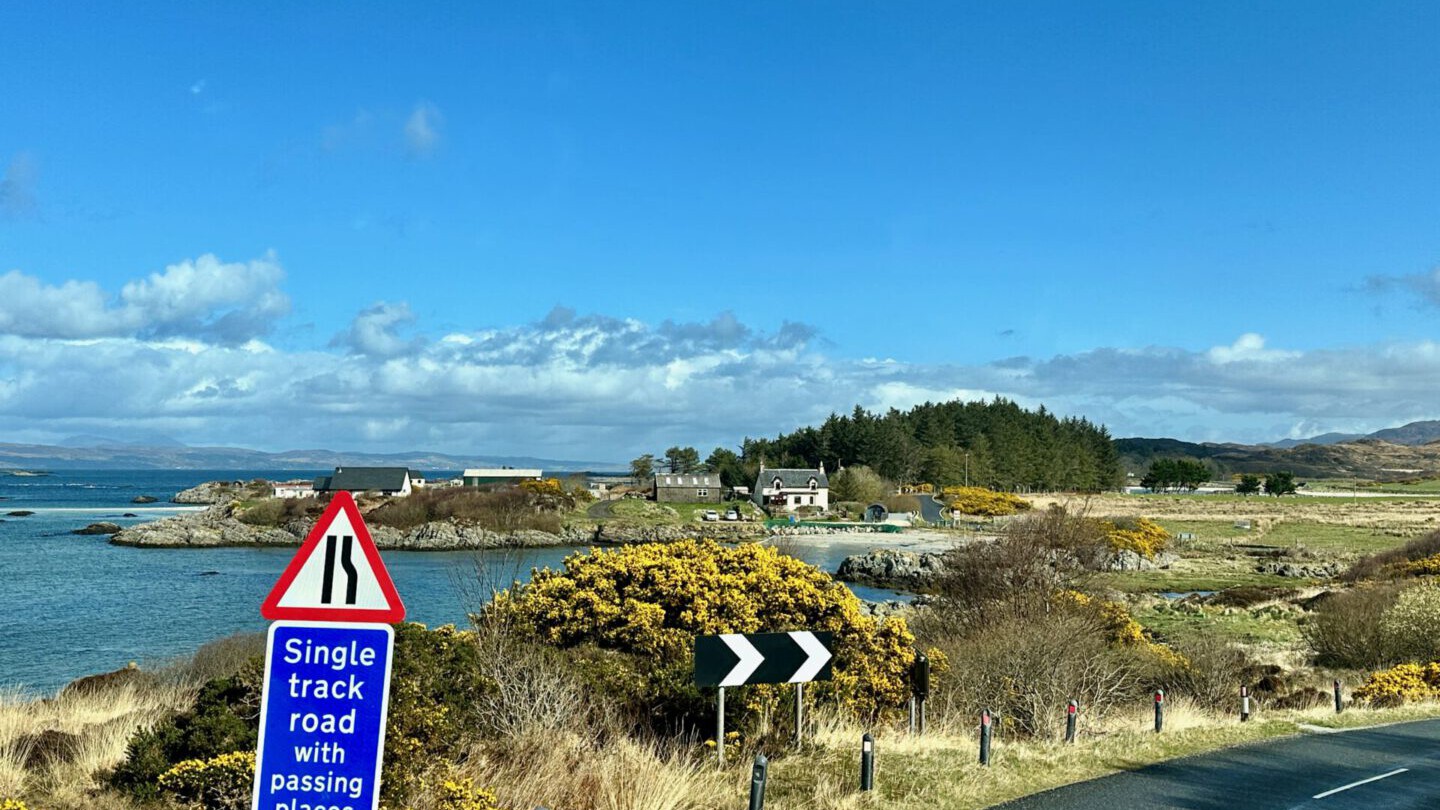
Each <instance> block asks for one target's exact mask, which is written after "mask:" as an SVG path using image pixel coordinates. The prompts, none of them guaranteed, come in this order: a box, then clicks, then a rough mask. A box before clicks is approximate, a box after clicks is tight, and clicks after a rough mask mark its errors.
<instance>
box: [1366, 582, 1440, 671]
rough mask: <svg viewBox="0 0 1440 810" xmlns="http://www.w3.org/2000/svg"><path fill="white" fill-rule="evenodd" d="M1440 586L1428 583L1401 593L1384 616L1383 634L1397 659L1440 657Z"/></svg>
mask: <svg viewBox="0 0 1440 810" xmlns="http://www.w3.org/2000/svg"><path fill="white" fill-rule="evenodd" d="M1437 627H1440V587H1436V586H1435V585H1432V584H1429V583H1425V584H1422V585H1416V586H1414V587H1411V588H1408V589H1406V590H1404V591H1402V592H1401V593H1400V596H1399V598H1397V599H1396V600H1395V604H1394V605H1393V606H1391V607H1390V609H1389V610H1386V611H1385V613H1384V614H1383V615H1382V616H1381V617H1380V636H1381V638H1382V639H1383V643H1384V647H1385V649H1386V651H1387V652H1388V653H1389V654H1390V655H1391V656H1393V657H1394V658H1395V659H1403V660H1409V661H1421V662H1424V661H1435V660H1440V635H1437V634H1436V628H1437Z"/></svg>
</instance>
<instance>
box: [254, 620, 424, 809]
mask: <svg viewBox="0 0 1440 810" xmlns="http://www.w3.org/2000/svg"><path fill="white" fill-rule="evenodd" d="M394 645H395V631H394V630H393V629H391V627H390V626H389V625H386V624H338V623H330V622H298V621H297V622H276V623H274V624H272V625H270V639H269V645H268V647H267V649H266V652H265V689H264V693H263V697H262V698H261V702H260V745H259V748H258V750H257V751H256V762H255V792H254V794H253V801H252V802H251V807H252V808H253V810H375V809H376V807H378V805H379V803H380V761H381V757H382V756H383V754H384V748H385V715H386V710H387V709H388V708H389V703H390V654H391V650H392V649H393V648H394Z"/></svg>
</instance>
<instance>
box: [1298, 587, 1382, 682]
mask: <svg viewBox="0 0 1440 810" xmlns="http://www.w3.org/2000/svg"><path fill="white" fill-rule="evenodd" d="M1399 595H1400V588H1399V587H1397V586H1395V585H1366V586H1361V587H1356V588H1353V589H1351V590H1348V591H1337V592H1333V593H1331V594H1330V595H1329V596H1328V597H1326V598H1325V599H1324V600H1323V601H1321V602H1320V603H1319V604H1318V605H1317V606H1316V608H1315V612H1314V613H1313V614H1312V615H1311V616H1310V617H1309V621H1307V622H1305V624H1303V625H1302V626H1301V632H1302V633H1303V634H1304V636H1305V640H1306V642H1308V643H1309V645H1310V650H1311V652H1313V653H1314V654H1315V663H1317V664H1320V665H1321V666H1330V667H1343V668H1348V669H1371V668H1374V667H1384V666H1389V665H1390V664H1394V663H1397V662H1399V661H1401V660H1403V658H1404V656H1403V655H1402V654H1400V653H1399V652H1398V651H1396V650H1394V649H1392V648H1391V647H1390V646H1389V644H1388V642H1387V639H1386V637H1385V634H1384V633H1383V632H1382V630H1381V621H1382V619H1383V617H1384V615H1385V613H1386V612H1387V611H1388V610H1390V608H1391V606H1392V605H1394V604H1395V602H1396V600H1397V599H1398V597H1399Z"/></svg>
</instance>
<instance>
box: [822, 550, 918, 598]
mask: <svg viewBox="0 0 1440 810" xmlns="http://www.w3.org/2000/svg"><path fill="white" fill-rule="evenodd" d="M944 573H945V560H944V556H943V555H941V554H937V553H934V552H928V551H922V552H915V551H903V550H901V549H893V548H881V549H875V550H874V551H871V552H869V553H867V554H852V555H850V556H849V557H846V558H845V559H844V560H843V561H842V562H841V563H840V568H839V570H837V571H836V572H835V578H836V579H838V580H840V581H841V582H856V583H859V584H861V585H869V586H871V587H873V588H889V589H891V590H898V591H913V592H915V593H924V592H925V591H927V590H929V589H930V588H931V587H932V586H933V585H934V584H935V582H936V581H937V580H939V578H940V577H941V575H943V574H944Z"/></svg>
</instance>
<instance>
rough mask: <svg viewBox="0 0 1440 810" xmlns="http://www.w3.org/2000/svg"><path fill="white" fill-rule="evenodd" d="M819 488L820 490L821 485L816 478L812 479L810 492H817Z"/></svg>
mask: <svg viewBox="0 0 1440 810" xmlns="http://www.w3.org/2000/svg"><path fill="white" fill-rule="evenodd" d="M819 488H820V484H819V483H818V482H817V481H816V480H815V479H814V478H811V479H810V491H811V492H814V491H815V490H817V489H819Z"/></svg>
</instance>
